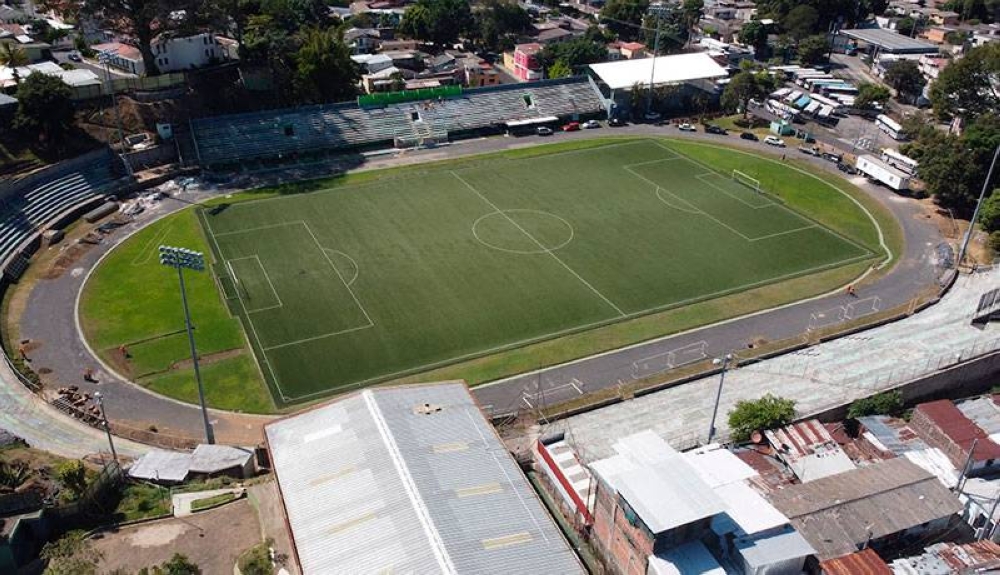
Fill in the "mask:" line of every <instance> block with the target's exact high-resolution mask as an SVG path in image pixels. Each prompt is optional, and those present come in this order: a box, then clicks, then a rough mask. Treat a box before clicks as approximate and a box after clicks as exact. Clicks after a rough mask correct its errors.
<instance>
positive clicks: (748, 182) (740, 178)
mask: <svg viewBox="0 0 1000 575" xmlns="http://www.w3.org/2000/svg"><path fill="white" fill-rule="evenodd" d="M733 181H735V182H737V183H739V184H743V185H744V186H747V187H748V188H750V189H752V190H753V191H755V192H757V193H758V194H759V193H760V180H758V179H757V178H751V177H750V176H749V175H747V174H745V173H743V172H741V171H739V170H733Z"/></svg>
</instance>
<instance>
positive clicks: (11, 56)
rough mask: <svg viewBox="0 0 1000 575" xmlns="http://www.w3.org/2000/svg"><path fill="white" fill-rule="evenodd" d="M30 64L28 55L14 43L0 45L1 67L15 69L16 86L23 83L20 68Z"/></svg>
mask: <svg viewBox="0 0 1000 575" xmlns="http://www.w3.org/2000/svg"><path fill="white" fill-rule="evenodd" d="M27 64H28V55H27V54H26V53H25V52H24V49H22V48H21V47H20V46H18V45H17V44H15V43H14V42H3V43H0V65H3V66H7V67H8V68H13V77H14V84H20V83H21V74H20V73H19V72H18V71H17V68H18V66H26V65H27Z"/></svg>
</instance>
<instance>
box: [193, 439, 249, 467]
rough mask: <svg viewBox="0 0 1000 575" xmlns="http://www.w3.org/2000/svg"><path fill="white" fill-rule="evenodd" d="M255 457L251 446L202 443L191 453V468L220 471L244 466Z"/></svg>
mask: <svg viewBox="0 0 1000 575" xmlns="http://www.w3.org/2000/svg"><path fill="white" fill-rule="evenodd" d="M252 457H253V449H251V448H249V447H232V446H229V445H206V444H201V445H199V446H198V447H196V448H195V449H194V453H192V454H191V465H190V470H191V471H193V472H195V473H218V472H220V471H225V470H227V469H232V468H233V467H243V466H244V465H246V464H247V462H248V461H250V458H252Z"/></svg>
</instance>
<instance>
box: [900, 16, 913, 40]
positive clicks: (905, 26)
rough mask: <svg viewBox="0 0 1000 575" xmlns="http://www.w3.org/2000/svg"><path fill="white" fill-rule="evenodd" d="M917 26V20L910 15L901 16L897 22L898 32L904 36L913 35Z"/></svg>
mask: <svg viewBox="0 0 1000 575" xmlns="http://www.w3.org/2000/svg"><path fill="white" fill-rule="evenodd" d="M916 27H917V21H916V20H914V19H913V18H910V17H909V16H904V17H903V18H900V20H899V22H896V32H897V33H899V34H902V35H903V36H912V35H913V29H914V28H916Z"/></svg>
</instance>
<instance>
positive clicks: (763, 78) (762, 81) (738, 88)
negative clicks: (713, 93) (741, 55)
mask: <svg viewBox="0 0 1000 575" xmlns="http://www.w3.org/2000/svg"><path fill="white" fill-rule="evenodd" d="M773 87H774V80H773V78H772V77H771V76H770V75H768V73H767V72H754V71H751V70H742V71H740V72H738V73H737V74H736V75H735V76H733V78H732V79H731V80H730V81H729V83H728V84H726V88H725V90H723V91H722V99H721V103H722V108H723V109H724V110H726V111H728V112H736V111H737V110H742V111H743V117H744V118H746V117H747V114H748V113H749V110H748V105H749V103H750V100H753V99H761V98H764V97H766V96H767V95H768V94H769V93H770V92H771V90H772V89H773Z"/></svg>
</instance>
